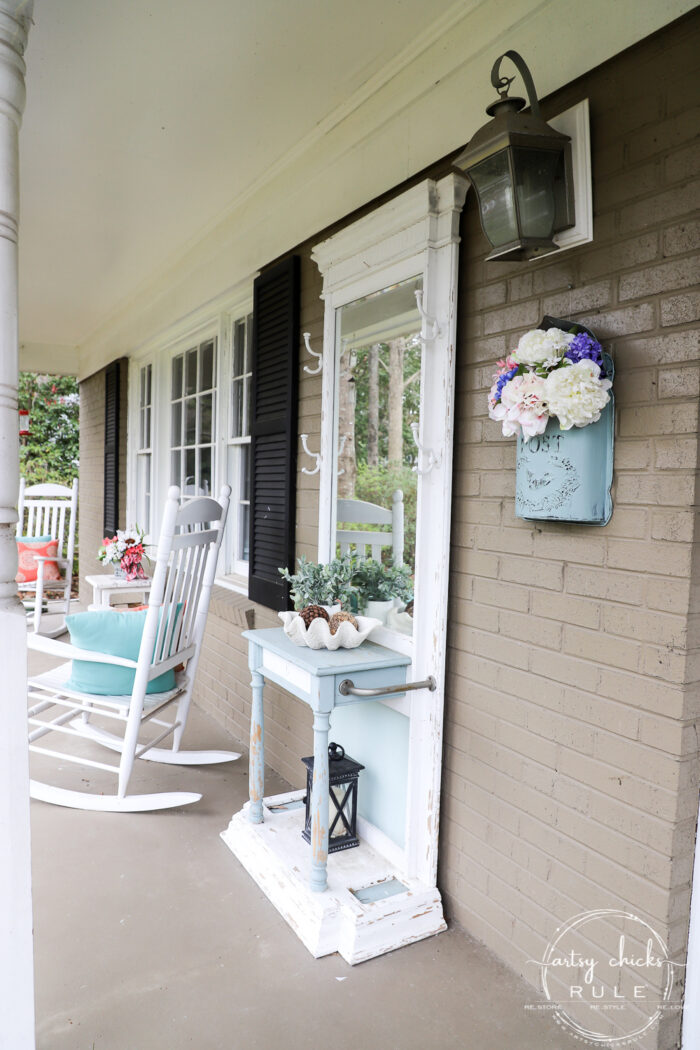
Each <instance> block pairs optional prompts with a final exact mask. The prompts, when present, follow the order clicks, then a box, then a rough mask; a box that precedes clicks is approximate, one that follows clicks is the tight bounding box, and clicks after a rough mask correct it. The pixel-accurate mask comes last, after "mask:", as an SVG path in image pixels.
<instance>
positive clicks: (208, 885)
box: [8, 653, 579, 1050]
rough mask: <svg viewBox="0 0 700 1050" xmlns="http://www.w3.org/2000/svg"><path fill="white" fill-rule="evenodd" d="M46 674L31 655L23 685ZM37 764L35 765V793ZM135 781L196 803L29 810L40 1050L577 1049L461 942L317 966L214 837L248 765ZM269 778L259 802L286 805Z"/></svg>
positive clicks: (458, 935)
mask: <svg viewBox="0 0 700 1050" xmlns="http://www.w3.org/2000/svg"><path fill="white" fill-rule="evenodd" d="M53 662H55V661H50V660H47V659H46V658H44V657H41V656H39V655H38V654H35V653H34V654H30V667H31V670H32V671H33V672H34V673H36V672H37V671H39V670H43V669H44V668H46V667H49V666H51V664H52V663H53ZM188 731H189V738H188V743H189V746H190V747H196V746H199V747H220V748H233V749H234V750H240V746H239V745H237V744H236V742H235V741H233V740H232V739H231V738H230V737H229V736H228V734H227V733H226V732H225V731H224V730H223V729H221V727H219V726H218V725H217V724H216V723H214V722H213V721H212V720H211V719H210V718H208V717H207V716H206V715H204V714H203V713H202V712H200V711H197V710H195V711H194V712H193V714H192V715H191V721H190V724H189V727H188ZM89 746H90V747H93V745H89ZM95 750H99V749H95ZM48 762H49V760H48V759H45V758H44V757H43V756H41V757H40V756H32V773H33V775H34V776H36V777H38V778H39V779H40V778H41V773H42V768H45V766H46V763H48ZM137 765H138V770H137V773H136V774H135V775H134V782H135V783H134V787H135V790H160V789H167V788H181V789H184V790H195V791H202V792H203V795H204V797H203V799H202V800H201V802H199V803H198V804H196V805H194V806H190V807H185V808H183V809H181V810H165V811H162V812H160V813H143V814H133V815H122V814H105V813H89V812H82V811H78V810H70V809H63V808H60V807H58V806H51V805H48V804H46V803H43V802H32V837H33V867H34V886H33V895H34V930H35V960H36V1016H37V1050H185V1048H195V1050H233V1048H236V1047H245V1048H246V1050H255V1048H261V1050H276V1048H278V1047H279V1048H282V1047H285V1048H288V1050H302V1048H306V1047H307V1046H309V1045H317V1046H323V1045H332V1046H333V1047H334V1048H337V1050H351V1048H352V1050H355V1048H356V1047H358V1046H362V1047H365V1048H368V1050H418V1048H420V1050H425V1048H430V1050H432V1048H449V1050H452V1048H455V1050H457V1048H459V1050H463V1048H466V1050H471V1048H475V1050H476V1048H479V1050H564V1048H568V1047H574V1046H576V1045H579V1044H577V1043H576V1042H575V1040H574V1039H573V1038H572V1037H571V1036H569V1035H568V1034H567V1033H565V1032H562V1030H561V1029H560V1028H558V1026H557V1025H556V1024H555V1022H554V1019H553V1018H552V1017H551V1016H550V1015H547V1014H537V1013H534V1012H530V1011H526V1010H525V1009H524V1005H525V1004H526V1003H532V1002H536V1001H537V1000H538V998H539V997H538V996H537V995H536V994H535V993H534V992H533V990H532V989H531V988H530V987H529V986H528V985H527V984H525V983H524V982H523V981H521V980H520V979H519V978H518V977H516V976H515V975H514V974H513V973H511V972H510V971H508V970H507V969H506V968H505V967H503V966H502V965H501V964H500V963H499V962H498V961H497V960H496V959H495V958H494V957H493V955H491V954H490V953H489V952H488V951H487V950H486V949H485V948H484V947H483V946H481V945H480V944H478V943H477V942H476V941H474V940H473V939H471V938H470V937H469V936H467V935H466V934H465V933H464V932H462V931H461V930H459V929H456V928H450V929H449V930H448V931H447V932H446V933H443V934H440V935H439V936H438V937H435V938H432V939H429V940H425V941H421V942H419V943H417V944H414V945H410V946H408V947H405V948H402V949H400V950H399V951H396V952H393V953H391V954H389V955H385V956H382V957H380V958H378V959H374V960H371V961H369V962H366V963H362V964H361V965H359V966H355V967H350V966H348V965H347V964H346V963H345V962H344V961H343V960H342V959H341V958H340V957H339V956H337V955H333V956H328V957H326V958H323V959H318V960H315V959H313V958H312V957H311V955H310V954H309V953H308V952H307V950H306V949H305V948H304V946H303V945H302V944H301V942H300V941H299V940H298V939H297V937H296V935H295V934H294V933H293V932H292V930H291V929H290V928H289V927H288V926H287V924H286V923H285V922H284V920H283V919H282V918H281V917H280V916H279V915H278V913H277V912H276V910H275V909H274V908H273V906H272V905H271V904H270V903H269V902H268V900H267V898H266V897H265V896H264V895H263V894H262V892H261V891H260V890H259V889H258V887H257V886H256V885H255V883H254V882H253V881H252V879H250V877H249V876H248V875H247V873H246V872H245V871H244V869H243V868H242V867H241V865H240V864H239V863H238V861H237V860H236V859H235V857H234V856H233V854H232V853H231V852H230V851H229V850H228V848H227V847H226V846H225V845H224V843H223V842H222V841H221V839H220V837H219V834H220V832H221V831H222V830H224V829H225V828H226V826H227V824H228V821H229V819H230V817H231V814H232V813H233V812H235V811H237V810H238V809H239V808H240V807H241V805H242V804H243V802H244V801H245V799H246V798H247V777H248V768H247V759H246V755H245V754H244V756H243V757H242V758H241V759H239V760H238V761H237V762H234V763H231V764H227V765H221V766H210V767H209V768H197V767H191V768H189V769H187V768H185V769H176V768H169V767H165V766H158V765H156V764H151V763H147V762H140V763H138V764H137ZM70 772H71V774H72V775H73V776H75V775H76V774H77V776H78V778H80V777H81V776H90V777H91V778H92V773H85V771H83V770H81V769H80V767H77V766H74V767H72V768H71V769H70ZM99 776H100V774H99V773H98V774H97V775H96V777H95V778H94V779H95V781H97V780H98V778H99ZM268 777H269V779H268V780H267V782H266V789H267V790H268V792H269V793H270V794H272V793H274V792H277V791H282V790H284V789H285V788H286V787H287V785H286V784H285V783H284V782H283V781H281V780H280V779H279V778H278V777H276V776H275V775H274V774H273V773H271V772H269V773H268ZM112 784H113V780H111V783H110V789H113V788H112ZM95 786H97V785H96V784H95V783H93V784H92V787H93V788H94V787H95ZM8 1050H10V1048H8Z"/></svg>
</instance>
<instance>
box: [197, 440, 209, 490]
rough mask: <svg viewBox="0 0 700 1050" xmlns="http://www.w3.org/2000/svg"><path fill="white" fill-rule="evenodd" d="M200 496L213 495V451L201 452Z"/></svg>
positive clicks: (205, 450)
mask: <svg viewBox="0 0 700 1050" xmlns="http://www.w3.org/2000/svg"><path fill="white" fill-rule="evenodd" d="M199 494H200V496H209V495H211V449H210V448H202V449H200V450H199Z"/></svg>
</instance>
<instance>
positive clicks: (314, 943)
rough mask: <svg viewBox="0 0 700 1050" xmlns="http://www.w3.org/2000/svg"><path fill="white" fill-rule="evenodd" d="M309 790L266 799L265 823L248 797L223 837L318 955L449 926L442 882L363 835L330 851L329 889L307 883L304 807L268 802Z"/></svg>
mask: <svg viewBox="0 0 700 1050" xmlns="http://www.w3.org/2000/svg"><path fill="white" fill-rule="evenodd" d="M303 794H304V792H303V791H296V792H292V793H291V794H286V795H278V796H276V797H275V798H269V799H265V804H264V806H263V816H264V821H263V823H262V824H251V822H250V820H249V819H248V803H246V805H245V806H244V807H243V809H242V810H240V812H238V813H236V814H235V815H234V816H233V817H232V819H231V823H230V824H229V826H228V828H227V829H226V831H224V832H222V834H221V837H222V839H223V840H224V842H225V843H226V845H227V846H228V847H229V849H230V850H231V851H232V852H233V853H234V855H235V856H236V857H237V858H238V860H239V861H240V862H241V864H242V865H243V867H244V868H245V869H246V871H247V872H248V873H249V875H251V876H252V878H253V879H254V880H255V882H256V883H257V884H258V886H259V887H260V888H261V890H262V891H263V893H264V894H265V895H266V896H267V897H268V899H269V900H270V901H271V902H272V903H273V904H274V906H275V907H276V908H277V911H278V912H279V913H280V915H282V917H283V918H284V919H285V920H286V921H287V922H288V923H289V925H290V926H291V927H292V929H293V930H294V932H295V933H296V934H297V936H298V937H299V938H300V939H301V941H302V943H303V944H304V945H305V947H306V948H308V950H309V951H310V952H311V954H312V955H313V956H314V957H315V958H317V959H318V958H320V957H321V956H323V955H330V954H331V953H332V952H339V953H340V955H342V957H343V958H344V959H345V961H346V962H348V963H350V964H352V965H354V964H355V963H359V962H364V961H365V960H366V959H373V958H375V956H377V955H383V954H384V953H385V952H390V951H393V950H394V949H395V948H401V947H402V946H403V945H404V944H411V943H412V942H413V941H418V940H422V939H423V938H424V937H431V936H432V935H433V934H436V933H440V932H441V931H442V930H445V929H447V926H446V923H445V920H444V918H443V914H442V901H441V898H440V894H439V892H438V890H437V889H436V887H434V886H431V887H426V886H423V885H421V884H420V883H418V882H417V881H416V880H414V879H407V878H404V877H403V876H401V874H400V872H399V871H398V870H397V868H396V867H395V866H394V865H393V864H392V863H391V862H390V861H388V860H387V859H386V858H385V857H383V856H381V854H379V853H377V851H376V850H374V849H372V848H371V847H370V846H368V845H367V844H366V843H365V842H361V843H360V845H359V846H357V847H355V848H354V849H349V850H341V851H339V852H338V853H332V854H331V855H330V857H329V858H328V889H327V890H325V892H323V893H314V892H312V891H311V890H310V889H309V885H308V880H309V866H310V861H311V852H310V848H309V845H308V843H307V842H305V841H304V839H303V838H302V837H301V831H302V828H303V826H304V808H303V807H300V808H296V809H291V810H283V811H276V812H272V811H271V810H270V809H269V808H268V807H269V806H271V805H279V804H282V803H284V802H286V801H291V800H293V799H299V798H300V797H303ZM392 878H397V879H399V880H400V881H401V882H402V883H403V884H404V885H405V886H406V887H407V890H406V892H405V893H398V894H395V895H394V896H391V897H386V898H384V899H382V900H377V901H373V902H370V903H361V902H360V901H359V900H358V899H357V897H355V896H354V894H353V893H352V892H351V891H352V890H360V889H364V888H365V887H367V886H371V885H374V884H376V883H380V882H385V881H387V880H390V879H392Z"/></svg>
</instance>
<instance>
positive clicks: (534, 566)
mask: <svg viewBox="0 0 700 1050" xmlns="http://www.w3.org/2000/svg"><path fill="white" fill-rule="evenodd" d="M499 575H500V578H501V579H502V580H507V581H508V582H510V583H522V584H528V585H530V586H533V587H543V588H545V589H546V590H561V588H562V582H563V578H564V569H563V566H562V565H560V564H558V563H557V562H553V561H541V560H538V561H536V562H535V561H531V560H530V559H528V558H518V557H515V556H511V555H506V554H504V555H502V556H501V558H500V571H499Z"/></svg>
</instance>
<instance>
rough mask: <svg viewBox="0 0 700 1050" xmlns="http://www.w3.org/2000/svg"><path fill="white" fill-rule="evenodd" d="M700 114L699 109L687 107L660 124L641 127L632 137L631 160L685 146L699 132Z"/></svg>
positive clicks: (630, 146) (630, 145)
mask: <svg viewBox="0 0 700 1050" xmlns="http://www.w3.org/2000/svg"><path fill="white" fill-rule="evenodd" d="M699 121H700V115H699V113H698V110H696V109H691V108H685V109H684V110H683V112H681V113H678V114H676V115H675V116H673V117H668V116H667V117H666V118H665V119H664V120H662V121H660V122H659V123H658V124H652V125H651V126H648V127H646V128H641V129H640V130H639V131H637V132H636V133H635V134H634V135H633V136H632V137H631V139H630V144H629V156H630V160H631V161H633V162H634V161H638V160H642V159H644V158H645V157H649V156H651V155H653V154H655V153H661V152H668V151H669V150H671V149H673V148H675V147H677V146H683V145H685V143H686V142H687V141H688V140H689V139H692V138H693V137H694V136H695V135H696V134H697V129H698V122H699Z"/></svg>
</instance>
